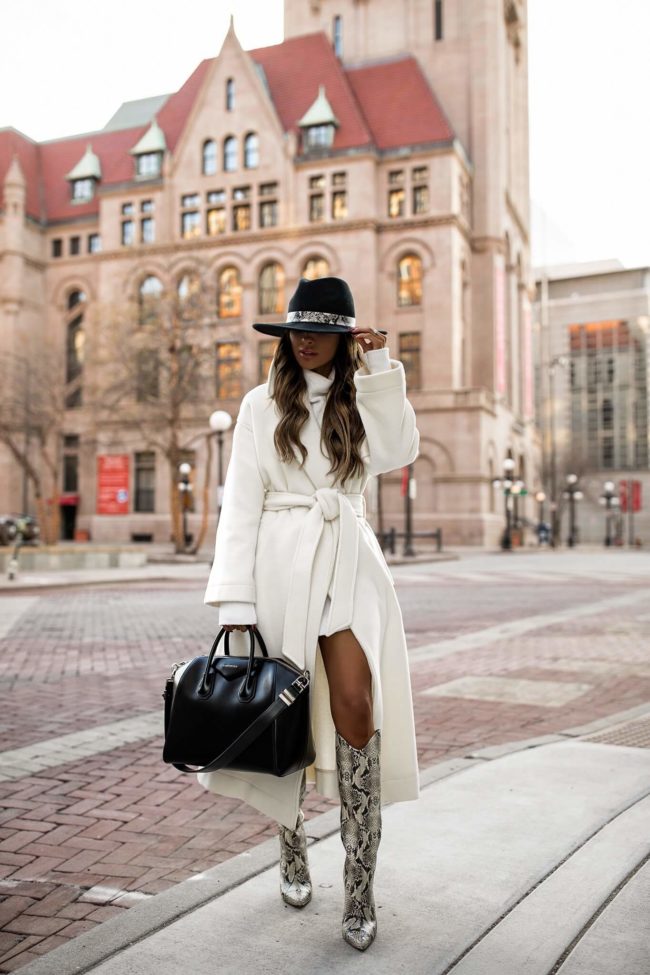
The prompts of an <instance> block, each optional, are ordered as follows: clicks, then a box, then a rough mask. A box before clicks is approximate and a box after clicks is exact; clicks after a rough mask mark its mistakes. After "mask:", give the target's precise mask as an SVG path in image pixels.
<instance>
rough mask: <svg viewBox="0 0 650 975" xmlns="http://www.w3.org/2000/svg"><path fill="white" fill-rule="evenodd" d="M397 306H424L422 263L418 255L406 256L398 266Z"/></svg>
mask: <svg viewBox="0 0 650 975" xmlns="http://www.w3.org/2000/svg"><path fill="white" fill-rule="evenodd" d="M397 304H398V306H399V307H400V308H402V307H404V306H406V305H421V304H422V261H421V260H420V258H419V257H418V256H417V254H405V255H404V257H401V258H400V260H399V261H398V264H397Z"/></svg>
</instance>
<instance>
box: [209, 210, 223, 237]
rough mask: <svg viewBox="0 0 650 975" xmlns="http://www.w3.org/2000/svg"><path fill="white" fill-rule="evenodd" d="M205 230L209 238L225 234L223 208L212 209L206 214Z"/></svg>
mask: <svg viewBox="0 0 650 975" xmlns="http://www.w3.org/2000/svg"><path fill="white" fill-rule="evenodd" d="M206 229H207V232H208V236H209V237H216V236H217V234H225V232H226V211H225V210H224V208H223V207H214V208H213V209H211V210H208V212H207V214H206Z"/></svg>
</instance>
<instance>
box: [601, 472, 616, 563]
mask: <svg viewBox="0 0 650 975" xmlns="http://www.w3.org/2000/svg"><path fill="white" fill-rule="evenodd" d="M599 500H600V503H601V504H603V505H605V545H606V546H607V547H609V546H610V545H611V544H612V508H616V506H617V505H618V503H619V501H618V494H617V493H616V485H615V484H614V482H613V481H605V483H604V484H603V493H602V494H601V496H600V499H599Z"/></svg>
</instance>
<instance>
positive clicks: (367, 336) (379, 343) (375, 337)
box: [350, 326, 386, 352]
mask: <svg viewBox="0 0 650 975" xmlns="http://www.w3.org/2000/svg"><path fill="white" fill-rule="evenodd" d="M350 331H351V332H352V334H353V335H354V336H355V338H356V339H357V341H358V343H359V345H360V346H361V351H362V352H370V350H371V349H383V347H384V346H385V345H386V336H385V335H382V334H381V332H378V331H377V329H376V328H359V327H358V326H355V327H354V328H352V329H350Z"/></svg>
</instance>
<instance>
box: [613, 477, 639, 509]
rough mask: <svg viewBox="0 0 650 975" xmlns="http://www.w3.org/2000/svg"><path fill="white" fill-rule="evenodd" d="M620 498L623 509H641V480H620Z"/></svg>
mask: <svg viewBox="0 0 650 975" xmlns="http://www.w3.org/2000/svg"><path fill="white" fill-rule="evenodd" d="M618 499H619V501H620V505H621V511H629V510H631V511H634V512H636V511H641V481H633V480H629V481H619V485H618Z"/></svg>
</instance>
